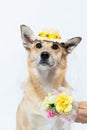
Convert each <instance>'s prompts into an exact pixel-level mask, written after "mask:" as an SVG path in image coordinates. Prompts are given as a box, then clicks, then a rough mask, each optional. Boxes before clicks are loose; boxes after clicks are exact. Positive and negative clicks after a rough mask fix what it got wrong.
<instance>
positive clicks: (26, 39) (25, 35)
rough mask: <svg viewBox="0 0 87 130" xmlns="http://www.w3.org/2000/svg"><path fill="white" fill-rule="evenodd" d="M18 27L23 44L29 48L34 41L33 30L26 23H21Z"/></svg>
mask: <svg viewBox="0 0 87 130" xmlns="http://www.w3.org/2000/svg"><path fill="white" fill-rule="evenodd" d="M20 29H21V37H22V41H23V45H24V47H25V48H26V49H29V48H30V47H31V45H32V43H33V41H34V35H33V32H32V30H31V29H30V28H29V27H28V26H26V25H21V26H20Z"/></svg>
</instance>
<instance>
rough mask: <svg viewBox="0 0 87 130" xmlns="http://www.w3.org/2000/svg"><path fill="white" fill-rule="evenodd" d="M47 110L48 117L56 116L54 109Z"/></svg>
mask: <svg viewBox="0 0 87 130" xmlns="http://www.w3.org/2000/svg"><path fill="white" fill-rule="evenodd" d="M46 112H47V117H48V118H53V117H54V116H55V113H54V112H53V111H51V110H49V109H48V110H46Z"/></svg>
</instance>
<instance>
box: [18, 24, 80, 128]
mask: <svg viewBox="0 0 87 130" xmlns="http://www.w3.org/2000/svg"><path fill="white" fill-rule="evenodd" d="M20 28H21V37H22V41H23V45H24V47H25V48H26V50H27V52H28V71H29V78H28V80H27V81H26V83H25V85H24V87H23V91H24V97H23V99H22V101H21V102H20V104H19V106H18V109H17V116H16V117H17V119H16V120H17V125H16V130H70V124H68V125H67V126H66V127H64V122H63V121H61V120H59V119H58V120H56V121H55V120H54V119H48V118H46V117H45V116H44V114H43V112H42V111H40V109H41V106H42V103H43V100H44V98H45V96H46V95H47V94H48V93H49V92H51V91H52V90H55V91H57V89H58V88H59V87H61V86H63V87H64V88H66V89H68V90H71V87H70V85H69V84H68V83H67V81H66V79H65V74H66V70H67V60H66V59H67V55H68V54H70V53H71V52H72V51H73V49H74V48H75V47H76V46H77V45H78V44H79V43H80V41H81V39H82V38H81V37H74V38H71V39H69V40H66V41H65V42H58V41H52V40H46V39H39V38H35V35H34V34H33V32H32V30H31V29H30V28H29V27H28V26H26V25H21V27H20Z"/></svg>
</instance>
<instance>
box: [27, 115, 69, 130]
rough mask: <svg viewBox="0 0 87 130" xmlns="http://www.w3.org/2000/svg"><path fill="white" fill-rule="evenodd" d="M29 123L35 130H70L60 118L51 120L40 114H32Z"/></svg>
mask: <svg viewBox="0 0 87 130" xmlns="http://www.w3.org/2000/svg"><path fill="white" fill-rule="evenodd" d="M29 121H30V123H31V125H32V127H33V129H35V130H70V129H69V127H68V126H66V127H65V123H64V122H63V121H61V120H59V119H58V117H55V118H51V119H49V118H46V117H44V116H41V115H39V114H31V115H30V118H29Z"/></svg>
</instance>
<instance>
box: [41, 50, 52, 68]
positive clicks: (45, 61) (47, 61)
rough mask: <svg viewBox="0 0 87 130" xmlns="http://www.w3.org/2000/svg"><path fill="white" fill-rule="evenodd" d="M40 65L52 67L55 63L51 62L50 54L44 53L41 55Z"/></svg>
mask: <svg viewBox="0 0 87 130" xmlns="http://www.w3.org/2000/svg"><path fill="white" fill-rule="evenodd" d="M39 64H40V65H42V66H50V67H51V66H53V65H54V62H53V61H52V60H51V56H50V53H49V52H47V51H43V52H42V53H41V54H40V62H39Z"/></svg>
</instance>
